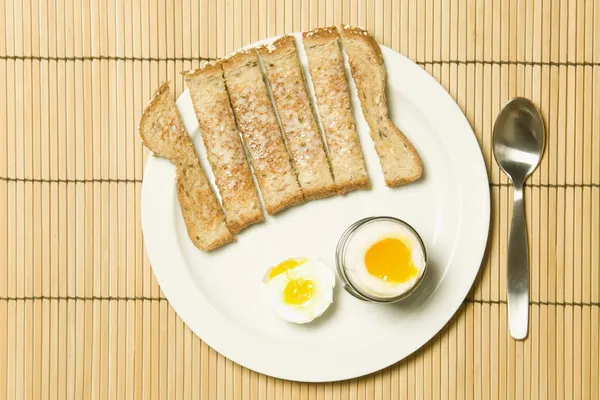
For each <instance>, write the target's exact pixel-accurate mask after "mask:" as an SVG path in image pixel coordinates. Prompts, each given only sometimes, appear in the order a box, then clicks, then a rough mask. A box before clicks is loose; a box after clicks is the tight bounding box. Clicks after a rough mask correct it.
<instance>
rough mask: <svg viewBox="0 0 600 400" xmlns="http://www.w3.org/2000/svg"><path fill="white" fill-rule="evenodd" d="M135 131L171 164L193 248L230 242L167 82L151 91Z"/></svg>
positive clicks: (218, 205) (149, 146) (157, 154)
mask: <svg viewBox="0 0 600 400" xmlns="http://www.w3.org/2000/svg"><path fill="white" fill-rule="evenodd" d="M139 129H140V137H141V138H142V142H143V143H144V145H145V146H146V147H147V148H148V149H149V150H150V151H152V152H153V153H154V155H155V156H157V157H164V158H166V159H168V160H169V161H171V162H172V163H173V164H175V168H176V169H177V172H176V185H177V197H178V199H179V204H180V205H181V212H182V214H183V220H184V221H185V226H186V228H187V232H188V235H189V237H190V239H191V240H192V242H193V243H194V245H195V246H196V247H197V248H199V249H201V250H212V249H216V248H217V247H219V246H222V245H224V244H226V243H229V242H231V241H233V240H234V237H233V235H232V234H231V232H230V231H229V229H228V228H227V225H226V224H225V216H224V215H223V210H222V209H221V205H220V204H219V201H218V200H217V197H216V196H215V194H214V193H213V191H212V189H211V187H210V184H209V183H208V180H207V179H206V175H205V174H204V170H203V169H202V166H201V165H200V161H199V160H198V157H197V156H196V152H195V149H194V144H193V143H192V140H191V139H190V137H189V136H188V134H187V133H186V131H185V129H184V127H183V123H182V122H181V118H180V117H179V113H178V112H177V107H176V106H175V102H174V101H173V99H172V97H171V93H170V89H169V83H168V82H165V83H163V84H161V85H160V87H159V88H158V89H157V90H156V91H155V92H154V95H153V97H152V100H150V102H149V103H148V105H147V106H146V109H145V110H144V113H143V114H142V119H141V120H140V128H139Z"/></svg>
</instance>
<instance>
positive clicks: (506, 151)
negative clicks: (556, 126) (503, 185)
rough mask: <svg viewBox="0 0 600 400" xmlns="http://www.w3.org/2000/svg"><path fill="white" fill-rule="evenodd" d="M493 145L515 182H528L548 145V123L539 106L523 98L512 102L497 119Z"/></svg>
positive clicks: (503, 167) (500, 161)
mask: <svg viewBox="0 0 600 400" xmlns="http://www.w3.org/2000/svg"><path fill="white" fill-rule="evenodd" d="M492 142H493V150H494V157H495V158H496V162H497V163H498V166H499V167H500V168H501V169H502V170H503V171H504V172H505V173H506V175H508V177H509V178H510V179H511V180H512V181H513V183H515V181H516V183H518V182H520V183H521V184H522V183H524V182H525V180H526V179H527V177H528V176H529V175H531V173H532V172H533V171H534V170H535V169H536V168H537V166H538V165H539V163H540V160H541V159H542V154H543V152H544V147H545V145H546V133H545V130H544V122H543V120H542V116H541V115H540V113H539V112H538V110H537V108H536V107H535V105H534V104H533V103H532V102H531V101H530V100H529V99H525V98H523V97H517V98H514V99H512V100H511V101H509V102H508V103H507V104H506V105H505V106H504V108H503V109H502V111H501V112H500V114H499V115H498V118H497V119H496V123H495V124H494V136H493V140H492Z"/></svg>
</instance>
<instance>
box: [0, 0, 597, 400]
mask: <svg viewBox="0 0 600 400" xmlns="http://www.w3.org/2000/svg"><path fill="white" fill-rule="evenodd" d="M345 23H349V24H355V25H361V26H364V27H366V28H367V29H368V30H369V31H370V32H371V33H372V34H373V35H374V36H375V38H376V39H377V41H379V42H380V43H382V44H384V45H386V46H389V47H391V48H393V49H394V50H396V51H399V52H400V53H402V54H404V55H405V56H407V57H409V58H410V59H412V60H413V61H415V62H416V63H417V64H419V65H420V66H421V67H423V68H424V69H425V70H426V71H427V72H428V73H430V74H431V75H432V76H433V77H434V78H435V79H436V80H438V81H439V82H440V84H441V85H442V86H443V87H444V88H445V89H446V90H447V91H448V92H449V93H450V94H451V96H452V97H453V98H454V99H455V100H456V101H457V103H458V104H459V106H460V107H461V109H462V110H463V111H464V113H465V115H466V116H467V118H468V120H469V122H470V123H471V126H472V127H473V129H474V132H475V136H476V139H477V141H478V143H479V145H480V147H481V150H482V154H483V156H484V160H485V164H486V167H487V170H488V176H489V179H490V194H491V199H492V208H491V211H492V215H491V228H490V240H489V245H488V251H487V253H486V257H485V258H484V260H483V263H482V271H481V273H480V275H479V277H478V279H477V281H476V283H475V285H474V287H473V289H472V291H471V293H470V294H469V296H468V298H467V299H466V300H465V303H464V304H463V306H462V307H461V309H460V310H459V312H458V314H457V315H456V316H455V317H454V318H453V319H452V321H451V322H450V323H449V324H448V326H446V327H445V328H444V330H443V331H442V332H440V334H439V335H437V336H436V337H435V338H434V339H433V340H432V341H431V342H430V343H429V344H427V345H426V346H425V348H423V349H422V350H420V351H418V352H417V353H415V354H414V355H412V356H410V357H409V358H408V359H406V360H404V361H402V362H400V363H398V364H396V365H394V366H391V367H389V368H387V369H385V370H383V371H380V372H378V373H376V374H372V375H370V376H366V377H362V378H358V379H353V380H350V381H347V382H338V383H327V384H306V383H297V382H287V381H281V380H278V379H274V378H270V377H266V376H263V375H260V374H257V373H255V372H252V371H249V370H247V369H245V368H243V367H241V366H239V365H236V364H235V363H233V362H231V361H230V360H227V359H226V358H224V357H223V356H221V355H220V354H218V353H216V352H215V351H214V350H212V349H211V348H210V347H208V346H207V345H206V344H205V343H203V342H202V341H201V340H200V339H199V338H198V337H196V336H195V335H194V334H193V333H192V332H191V331H190V330H189V329H188V328H187V327H186V326H185V324H184V323H183V322H182V321H181V320H180V319H179V318H178V317H177V315H176V313H175V312H174V310H173V309H172V308H171V307H170V306H169V304H168V302H167V300H166V299H165V298H164V296H163V295H162V293H161V291H160V288H159V286H158V284H157V282H156V280H155V279H154V276H153V274H152V271H151V268H150V265H149V262H148V259H147V257H146V254H145V251H144V248H143V237H142V232H141V227H140V223H141V211H140V201H141V181H142V179H143V171H144V164H145V161H146V158H147V157H148V154H147V151H146V150H145V149H144V148H143V147H142V145H141V143H140V140H139V138H138V135H137V124H138V122H139V119H140V116H141V113H142V110H143V108H144V106H145V104H146V102H147V101H148V99H149V98H150V95H151V93H152V90H153V89H154V88H156V87H157V85H158V83H159V82H160V81H162V80H167V79H168V80H170V81H172V82H173V88H174V92H175V93H176V94H179V93H180V92H182V91H183V90H184V84H183V79H182V77H181V76H180V75H179V72H180V71H182V70H185V69H190V68H195V67H197V66H198V65H199V64H200V62H201V60H205V59H213V58H217V57H222V56H225V55H227V54H230V53H231V52H232V51H234V50H236V49H238V48H240V47H241V46H245V45H247V44H250V43H252V42H255V41H257V40H260V39H263V38H266V37H271V36H274V35H279V34H284V33H289V32H295V31H301V30H309V29H312V28H316V27H319V26H325V25H331V24H345ZM599 40H600V1H598V0H574V1H568V0H551V1H543V0H526V1H518V0H508V1H494V0H481V1H478V0H423V1H421V0H401V1H395V0H282V1H278V0H231V1H221V0H198V1H196V0H176V1H168V0H149V1H142V0H126V1H117V2H105V1H102V0H92V1H86V0H74V1H68V0H52V1H50V2H47V1H43V0H28V1H25V2H20V1H12V0H0V126H2V127H3V128H4V129H2V130H1V131H0V221H2V223H0V398H7V399H13V398H58V399H62V398H74V399H80V398H107V397H111V398H177V399H178V398H186V399H188V398H194V399H195V398H204V399H221V398H223V399H233V398H240V399H271V398H286V399H291V398H294V399H297V398H299V399H346V398H352V399H366V398H369V399H371V398H384V399H396V398H424V399H430V398H431V399H435V398H448V399H479V398H494V399H496V398H500V399H503V398H512V399H517V398H523V399H528V398H543V399H546V398H548V399H561V398H582V399H600V366H599V363H600V362H599V359H600V331H599V330H600V113H599V112H598V110H599V109H600V45H599V44H598V43H599ZM514 96H526V97H529V98H531V99H532V100H533V101H534V102H535V103H536V104H537V106H538V107H539V109H540V112H541V113H542V115H543V116H544V119H545V124H546V130H547V145H546V151H545V154H544V158H543V160H542V163H541V165H540V167H539V168H538V169H537V170H536V172H535V173H534V174H533V176H532V177H531V178H530V180H529V181H528V184H527V187H526V189H525V195H526V214H527V224H528V231H529V239H530V249H531V257H530V258H531V259H530V266H531V306H530V319H531V320H530V335H529V338H528V339H527V340H526V341H524V342H515V341H513V340H512V339H510V336H509V333H508V324H507V308H506V278H505V277H506V262H507V259H506V250H507V245H508V243H507V237H508V231H509V226H510V218H511V212H512V210H511V205H512V189H511V188H510V184H509V181H508V179H507V177H506V176H505V175H504V174H503V173H502V172H501V171H500V169H499V168H498V167H497V165H496V163H495V160H494V158H493V154H492V130H493V120H494V118H495V116H496V115H497V113H498V112H499V111H500V109H501V108H502V106H503V105H504V104H505V103H506V102H507V101H508V100H509V99H510V98H512V97H514Z"/></svg>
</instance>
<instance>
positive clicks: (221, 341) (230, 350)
mask: <svg viewBox="0 0 600 400" xmlns="http://www.w3.org/2000/svg"><path fill="white" fill-rule="evenodd" d="M295 35H298V34H295ZM275 39H276V37H274V38H268V39H264V40H261V41H259V42H256V43H253V44H251V45H249V46H247V47H254V46H257V45H260V44H264V43H268V42H270V41H273V40H275ZM380 47H381V49H382V53H383V54H384V59H385V58H386V57H390V56H393V57H400V58H399V59H400V60H401V62H403V63H407V65H410V68H412V69H413V70H414V71H415V74H416V75H420V78H422V79H425V81H427V82H428V85H430V87H431V88H435V91H437V92H438V93H436V94H437V95H439V97H440V99H441V100H444V101H443V103H444V104H446V105H447V107H449V109H450V110H452V114H453V115H454V117H455V118H458V120H457V122H460V124H461V125H462V126H461V127H460V128H461V129H460V131H467V132H464V134H461V135H462V136H464V139H463V140H464V141H465V142H467V143H470V144H469V146H470V147H471V156H472V157H474V158H475V159H476V160H477V162H478V164H479V165H478V166H477V168H475V166H474V165H471V169H472V170H473V171H472V172H474V173H475V175H477V178H476V179H477V180H480V182H479V183H478V184H477V185H480V188H479V189H478V190H474V189H475V186H476V185H475V184H472V185H471V187H470V189H471V190H472V191H473V192H475V191H476V192H477V193H476V195H477V199H478V201H477V206H478V209H479V211H480V213H481V215H480V217H482V219H481V220H480V221H481V225H480V227H479V230H480V231H481V232H480V233H482V235H481V236H480V237H479V238H478V239H479V241H478V243H477V244H476V245H475V246H472V247H473V248H476V249H477V250H472V251H471V252H470V253H471V255H470V258H471V260H470V262H473V263H476V264H477V267H476V268H474V273H473V274H472V277H470V279H469V280H468V285H467V284H464V286H465V287H466V288H467V289H466V291H465V293H464V296H463V295H461V296H460V297H461V300H460V302H457V304H453V305H452V307H449V308H448V310H447V311H445V312H444V315H443V317H441V318H440V316H439V315H438V316H437V317H436V318H435V319H436V320H437V321H439V322H436V323H435V328H433V329H431V328H430V329H428V333H427V334H426V335H424V336H421V337H420V340H417V342H418V344H417V345H416V346H414V348H413V349H412V350H410V351H408V352H404V353H403V354H399V355H398V356H393V357H389V356H387V357H386V360H385V361H382V362H381V363H378V365H376V366H374V365H373V364H375V363H374V362H370V363H368V364H367V365H364V364H363V360H357V361H356V365H353V366H347V365H346V369H344V370H343V371H337V370H335V371H331V372H330V373H328V374H327V375H319V376H316V375H314V374H311V373H310V372H308V373H306V371H305V372H304V373H301V372H299V371H297V370H294V368H285V367H283V365H282V364H281V363H275V364H273V363H270V365H269V362H266V363H265V361H264V359H261V360H257V359H256V357H254V358H253V355H252V354H249V353H252V351H250V352H248V348H247V347H245V346H244V345H242V342H246V341H247V340H244V341H242V340H240V341H236V340H234V339H233V338H232V337H231V334H230V331H227V329H226V328H229V329H230V330H231V331H235V330H236V329H238V328H236V327H235V326H234V325H233V324H232V323H231V322H229V321H227V323H229V324H230V326H229V327H228V326H227V323H224V325H223V326H221V328H222V331H221V332H215V331H214V330H212V331H211V328H206V325H208V324H204V327H202V325H203V324H202V323H201V322H199V321H200V320H202V319H207V320H211V321H215V320H225V321H226V318H224V317H223V316H222V315H220V314H219V313H218V312H217V311H216V310H214V308H212V306H211V305H210V303H209V302H207V301H205V303H208V306H209V307H204V308H202V312H203V313H204V314H203V317H202V318H198V317H197V312H198V309H196V308H195V307H194V304H192V301H191V300H190V297H188V296H186V295H185V294H186V293H189V292H197V293H198V294H199V295H200V298H203V296H202V293H201V291H200V290H199V288H198V287H197V286H196V285H195V284H194V283H193V282H192V281H191V280H190V279H187V280H185V279H184V280H181V279H180V280H178V281H176V282H173V279H172V277H173V276H174V275H173V274H172V271H170V268H169V266H168V265H169V264H168V261H169V260H166V259H165V257H164V254H162V255H161V252H160V251H158V250H157V249H158V248H159V247H160V246H169V247H173V246H176V247H177V248H178V246H179V245H178V244H177V243H174V242H175V238H174V236H176V235H171V238H169V237H168V236H169V235H168V234H166V233H165V232H163V235H158V236H160V237H157V236H156V234H155V233H156V225H161V223H158V221H162V223H163V225H164V223H167V224H168V223H169V219H168V218H166V216H164V215H162V216H161V215H160V214H159V215H157V214H156V211H157V210H155V208H156V204H154V205H153V204H152V203H150V199H152V200H154V199H155V196H153V195H152V193H153V192H155V191H156V188H155V186H156V185H153V182H155V183H156V182H163V183H164V180H165V179H171V181H174V168H164V167H162V166H161V165H166V164H168V161H166V160H157V159H156V158H153V157H152V158H151V157H149V158H148V160H147V162H146V165H145V167H144V177H143V181H142V189H141V191H142V199H141V222H142V232H143V238H144V248H145V249H146V254H147V256H148V258H149V260H150V265H151V267H152V270H153V273H154V275H155V277H156V280H157V282H158V284H159V286H160V288H161V290H162V292H163V293H164V295H165V297H166V298H167V300H168V301H169V303H170V305H171V306H172V307H173V309H174V310H175V311H176V313H177V314H178V315H179V317H180V318H181V319H182V320H183V321H184V322H185V323H186V325H187V326H188V327H189V328H190V329H191V330H192V331H193V332H194V334H195V335H197V336H198V337H199V338H201V340H202V341H204V342H205V343H206V344H208V345H209V346H210V347H212V348H213V349H214V350H215V351H217V352H219V353H220V354H222V355H223V356H225V357H227V358H228V359H230V360H232V361H234V362H236V363H237V364H240V365H242V366H244V367H246V368H249V369H251V370H254V371H256V372H259V373H262V374H266V375H269V376H273V377H277V378H281V379H287V380H294V381H303V382H328V381H339V380H344V379H350V378H355V377H359V376H363V375H366V374H370V373H373V372H376V371H378V370H381V369H383V368H386V367H388V366H390V365H392V364H394V363H396V362H398V361H401V360H402V359H404V358H406V357H407V356H409V355H410V354H413V353H414V352H416V351H418V350H419V349H420V348H421V347H423V346H424V345H425V344H426V343H428V342H429V341H430V340H431V339H432V338H433V337H434V336H436V335H437V334H438V333H439V332H440V331H441V330H442V329H443V328H444V327H445V326H446V325H447V324H448V322H449V321H450V320H451V319H452V317H453V316H454V315H455V314H456V312H457V311H458V309H459V308H460V307H461V305H462V304H463V303H464V299H465V298H466V296H467V295H468V294H469V292H470V291H471V288H472V286H473V283H474V282H475V280H476V278H477V276H478V275H479V273H480V271H481V267H482V262H483V257H484V255H485V250H486V247H487V242H488V237H489V226H490V193H489V179H488V175H487V169H486V167H485V162H484V158H483V154H482V151H481V148H480V146H479V144H478V142H477V138H476V136H475V133H474V131H473V129H472V127H471V125H470V123H469V122H468V120H467V118H466V116H465V115H464V113H463V111H462V110H461V109H460V107H459V106H458V104H457V103H456V101H455V100H454V98H452V96H450V94H449V93H448V92H447V91H446V89H445V88H444V87H443V86H441V84H440V83H439V82H438V81H437V80H436V79H435V78H433V77H432V76H431V75H430V74H428V73H427V72H426V71H425V70H424V69H422V68H421V67H420V66H418V65H417V64H416V63H414V62H413V61H412V60H410V59H408V58H407V57H405V56H403V55H402V54H400V53H398V52H396V51H394V50H392V49H390V48H388V47H386V46H382V45H380ZM417 71H418V72H417ZM186 93H187V89H186V91H185V92H183V93H182V94H181V95H180V96H179V98H178V101H180V100H181V98H182V96H185V95H186ZM187 95H188V96H189V94H187ZM467 134H468V135H467ZM469 135H470V137H469ZM461 141H462V140H461ZM473 148H474V149H475V150H476V151H472V149H473ZM471 162H475V161H474V160H471ZM169 165H170V164H169ZM484 184H485V190H484V188H483V185H484ZM159 187H160V188H161V189H162V190H163V191H164V185H162V186H159ZM173 187H174V185H173ZM471 194H472V193H471ZM482 195H484V198H482ZM163 197H166V199H161V202H162V207H160V208H162V209H164V210H167V211H168V210H173V207H176V205H175V202H176V196H163ZM471 197H472V196H471ZM462 200H465V198H462ZM466 200H469V196H467V197H466ZM484 200H485V201H484ZM482 202H483V204H482ZM167 213H168V212H167ZM171 214H172V211H171ZM165 218H166V219H165ZM171 219H172V216H171ZM170 223H171V224H172V223H173V221H172V220H171V221H170ZM461 223H462V221H461ZM159 232H161V230H160V229H159ZM165 236H166V237H165ZM475 239H477V238H475ZM471 245H472V243H471ZM455 251H456V250H455ZM163 253H164V252H163ZM178 258H181V259H182V260H183V257H182V255H181V254H179V257H178ZM184 263H185V262H184ZM183 268H184V269H187V266H185V265H184V267H183ZM443 282H444V279H442V281H441V282H440V283H439V286H441V285H442V283H443ZM438 289H439V287H438ZM438 289H436V291H437V290H438ZM338 290H340V289H338ZM461 292H462V290H461ZM431 297H435V296H431ZM430 299H431V298H430ZM430 299H428V300H427V301H426V302H428V301H430ZM197 300H198V299H195V300H194V302H195V303H197ZM195 305H198V304H195ZM438 311H439V310H438ZM223 328H224V329H223ZM245 335H246V337H247V338H253V337H254V338H255V339H256V340H258V339H257V338H256V335H255V334H254V333H252V332H245ZM234 336H235V335H234ZM226 337H229V338H226ZM423 339H424V340H423ZM286 350H289V349H286ZM275 351H276V349H275ZM390 353H393V352H390Z"/></svg>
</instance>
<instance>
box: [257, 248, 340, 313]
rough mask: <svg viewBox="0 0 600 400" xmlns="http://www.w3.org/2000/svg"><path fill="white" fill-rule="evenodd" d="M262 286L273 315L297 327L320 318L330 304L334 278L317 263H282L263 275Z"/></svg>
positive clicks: (322, 264) (306, 260) (300, 259)
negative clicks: (264, 287)
mask: <svg viewBox="0 0 600 400" xmlns="http://www.w3.org/2000/svg"><path fill="white" fill-rule="evenodd" d="M263 283H264V284H265V285H266V286H267V298H268V301H269V304H270V305H271V307H273V309H274V310H275V312H276V313H277V314H278V315H279V316H280V317H281V318H283V319H285V320H287V321H290V322H294V323H297V324H304V323H307V322H311V321H312V320H314V319H315V318H317V317H319V316H321V315H322V314H323V313H324V312H325V310H327V308H328V307H329V305H330V304H331V303H332V302H333V288H334V287H335V275H334V273H333V271H332V270H331V269H330V268H329V267H328V266H327V265H326V264H325V263H323V262H322V261H319V260H309V259H307V258H291V259H288V260H285V261H283V262H281V263H280V264H278V265H276V266H274V267H272V268H270V269H269V270H268V271H267V272H266V274H265V277H264V279H263Z"/></svg>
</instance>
